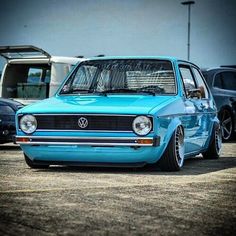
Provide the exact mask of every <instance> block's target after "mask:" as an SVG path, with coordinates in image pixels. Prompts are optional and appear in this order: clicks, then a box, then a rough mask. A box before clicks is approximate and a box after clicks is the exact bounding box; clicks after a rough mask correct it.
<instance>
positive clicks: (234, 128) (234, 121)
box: [203, 67, 236, 141]
mask: <svg viewBox="0 0 236 236" xmlns="http://www.w3.org/2000/svg"><path fill="white" fill-rule="evenodd" d="M203 74H204V76H205V78H206V81H207V83H208V85H209V87H210V89H211V92H212V94H213V97H214V99H215V102H216V106H217V109H218V117H219V120H220V123H221V126H222V138H223V140H224V141H228V140H230V139H232V138H233V136H234V134H235V132H236V69H233V68H226V67H220V68H212V69H208V70H205V71H203Z"/></svg>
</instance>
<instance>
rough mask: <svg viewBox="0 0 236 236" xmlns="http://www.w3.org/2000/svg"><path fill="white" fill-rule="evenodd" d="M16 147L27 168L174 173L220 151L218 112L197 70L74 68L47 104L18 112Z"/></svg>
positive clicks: (113, 64) (148, 61)
mask: <svg viewBox="0 0 236 236" xmlns="http://www.w3.org/2000/svg"><path fill="white" fill-rule="evenodd" d="M16 119H17V124H16V125H17V136H16V143H18V144H20V146H21V148H22V150H23V152H24V154H25V161H26V163H27V164H28V165H29V166H30V167H32V168H47V167H49V165H52V164H60V165H83V166H88V165H89V166H90V165H96V166H100V165H102V166H113V165H115V166H124V167H128V166H136V167H138V166H144V165H145V164H153V163H157V162H158V164H159V166H160V168H161V169H162V170H168V171H177V170H180V169H181V167H182V166H183V162H184V159H185V158H188V157H192V156H194V155H196V154H199V153H202V154H203V157H204V158H209V159H216V158H218V157H219V153H220V149H221V132H220V125H219V120H218V118H217V109H216V106H215V103H214V101H213V97H212V95H211V92H210V90H209V89H208V87H207V85H206V83H205V81H204V79H203V77H202V74H201V72H200V70H199V68H198V67H197V66H196V65H194V64H192V63H190V62H186V61H181V60H177V59H174V58H168V57H99V58H92V59H87V60H85V61H83V62H81V63H80V64H79V65H78V66H76V68H75V69H74V70H73V72H72V73H71V74H70V76H69V77H68V79H67V80H66V81H65V82H64V83H63V84H62V86H61V88H60V89H59V91H58V92H57V93H56V95H55V96H54V97H52V98H49V99H46V100H44V101H42V102H40V103H37V104H32V105H30V106H28V107H25V108H23V109H21V110H20V111H19V112H18V113H17V118H16Z"/></svg>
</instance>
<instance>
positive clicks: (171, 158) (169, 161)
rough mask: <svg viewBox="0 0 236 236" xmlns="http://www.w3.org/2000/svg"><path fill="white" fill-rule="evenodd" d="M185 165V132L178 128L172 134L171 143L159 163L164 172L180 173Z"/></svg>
mask: <svg viewBox="0 0 236 236" xmlns="http://www.w3.org/2000/svg"><path fill="white" fill-rule="evenodd" d="M183 163H184V132H183V128H182V127H181V126H178V127H177V128H176V130H175V132H174V133H173V134H172V137H171V139H170V142H169V144H168V146H167V148H166V150H165V152H164V154H163V156H162V157H161V159H160V161H159V162H158V164H159V167H160V168H161V170H163V171H179V170H180V169H181V167H182V166H183Z"/></svg>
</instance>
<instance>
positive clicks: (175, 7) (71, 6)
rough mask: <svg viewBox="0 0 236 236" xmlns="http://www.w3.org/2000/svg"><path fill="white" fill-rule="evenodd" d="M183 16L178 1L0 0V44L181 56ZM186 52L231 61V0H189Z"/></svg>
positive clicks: (235, 44)
mask: <svg viewBox="0 0 236 236" xmlns="http://www.w3.org/2000/svg"><path fill="white" fill-rule="evenodd" d="M187 17H188V9H187V7H186V6H183V5H182V4H181V0H40V1H38V0H1V8H0V45H20V44H22V45H27V44H30V45H35V46H37V47H40V48H42V49H44V50H45V51H47V52H49V53H50V54H51V55H56V56H78V55H83V56H85V57H91V56H95V55H98V54H105V55H109V56H110V55H113V56H116V55H134V56H135V55H140V56H141V55H151V56H152V55H156V56H158V55H160V56H163V55H166V56H175V57H177V58H180V59H187ZM190 53H191V54H190V61H192V62H194V63H196V64H197V65H199V66H200V67H204V68H207V67H215V66H219V65H226V64H236V0H195V4H194V5H192V7H191V51H190ZM2 65H3V60H1V61H0V71H1V68H2Z"/></svg>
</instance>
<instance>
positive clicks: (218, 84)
mask: <svg viewBox="0 0 236 236" xmlns="http://www.w3.org/2000/svg"><path fill="white" fill-rule="evenodd" d="M213 86H214V87H216V88H223V83H222V73H218V74H217V75H216V76H215V79H214V84H213Z"/></svg>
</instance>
